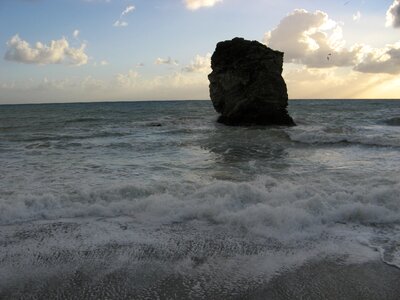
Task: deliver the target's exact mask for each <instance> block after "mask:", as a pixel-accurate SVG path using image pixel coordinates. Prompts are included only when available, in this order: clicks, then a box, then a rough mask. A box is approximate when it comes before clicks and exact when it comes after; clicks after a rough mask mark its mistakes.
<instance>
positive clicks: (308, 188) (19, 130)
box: [0, 100, 400, 299]
mask: <svg viewBox="0 0 400 300" xmlns="http://www.w3.org/2000/svg"><path fill="white" fill-rule="evenodd" d="M290 113H291V115H292V116H293V117H294V119H295V121H296V122H297V123H298V126H296V127H292V128H284V127H269V128H263V127H252V128H250V127H226V126H223V125H220V124H217V123H216V122H215V120H216V118H217V116H216V115H215V113H214V111H213V108H212V107H211V104H210V102H208V101H185V102H134V103H95V104H58V105H20V106H1V107H0V226H1V231H0V244H1V247H0V295H3V296H7V297H15V298H21V297H22V298H29V297H33V298H35V297H39V296H38V295H43V293H45V292H46V291H49V293H50V291H51V295H58V293H61V294H60V295H61V296H60V295H59V296H60V297H62V293H64V295H67V294H68V293H69V292H73V291H79V293H83V292H87V293H89V294H87V295H88V296H87V297H89V298H90V295H97V297H107V296H106V295H109V297H117V296H116V295H118V294H120V295H121V294H123V293H125V294H126V295H135V296H136V298H146V297H151V298H155V297H160V298H163V297H164V298H167V297H173V296H171V295H176V297H178V298H179V297H183V298H194V299H195V298H205V297H207V298H218V297H223V298H235V297H245V296H246V295H249V294H250V293H251V292H252V291H255V290H258V289H259V288H260V287H262V286H264V285H265V284H268V283H269V282H270V281H271V280H273V278H276V275H277V274H281V273H282V272H286V271H288V270H296V269H298V268H300V267H301V266H303V265H304V264H307V263H308V262H310V261H324V260H326V259H332V258H333V259H334V260H340V261H341V262H344V263H345V264H348V265H352V264H362V263H365V262H369V261H377V260H379V261H382V262H385V263H386V264H388V265H392V266H394V267H400V244H399V240H400V236H399V235H400V234H399V229H400V201H399V200H400V199H399V195H400V176H399V175H398V170H399V169H400V126H398V124H397V122H396V120H397V119H398V118H399V116H400V102H397V101H346V100H343V101H291V103H290ZM393 120H395V121H393ZM104 282H118V284H111V285H110V284H109V285H107V288H105V290H101V288H100V286H102V284H103V283H104ZM113 287H114V288H115V289H116V290H113ZM99 289H100V290H99ZM35 291H36V292H35ZM107 293H108V294H107ZM163 293H165V294H164V296H163ZM29 295H30V296H29ZM68 295H71V294H68ZM93 297H94V296H93ZM39 298H40V297H39Z"/></svg>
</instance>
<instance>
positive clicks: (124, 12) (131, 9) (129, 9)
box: [121, 5, 135, 17]
mask: <svg viewBox="0 0 400 300" xmlns="http://www.w3.org/2000/svg"><path fill="white" fill-rule="evenodd" d="M134 10H135V7H134V6H133V5H130V6H128V7H127V8H125V10H124V11H123V12H122V13H121V17H123V16H125V15H127V14H129V13H130V12H132V11H134Z"/></svg>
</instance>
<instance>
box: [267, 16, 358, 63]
mask: <svg viewBox="0 0 400 300" xmlns="http://www.w3.org/2000/svg"><path fill="white" fill-rule="evenodd" d="M282 37H284V38H282ZM264 42H265V43H266V44H267V45H268V46H269V47H271V48H274V49H276V50H280V51H284V52H285V61H286V62H293V63H299V64H304V65H307V66H309V67H317V68H330V67H334V66H352V65H354V64H355V63H356V60H357V54H358V51H359V46H357V45H356V46H354V47H352V48H350V49H346V48H344V45H345V41H344V40H343V35H342V27H341V26H340V25H338V24H337V23H336V22H334V21H333V20H330V19H329V17H328V15H327V14H326V13H325V12H322V11H316V12H314V13H311V12H308V11H306V10H303V9H297V10H295V11H294V12H293V13H291V14H289V15H288V16H286V17H285V18H283V19H282V20H281V22H280V23H279V25H278V26H277V27H276V28H275V29H273V30H272V31H268V32H267V33H266V34H265V36H264Z"/></svg>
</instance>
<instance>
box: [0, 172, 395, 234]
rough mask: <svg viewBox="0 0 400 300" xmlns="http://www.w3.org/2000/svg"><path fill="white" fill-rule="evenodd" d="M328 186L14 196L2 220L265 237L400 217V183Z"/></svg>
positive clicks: (1, 206)
mask: <svg viewBox="0 0 400 300" xmlns="http://www.w3.org/2000/svg"><path fill="white" fill-rule="evenodd" d="M328 181H329V180H327V182H325V184H327V185H330V187H329V189H328V190H327V188H324V186H323V185H324V182H323V181H321V182H320V183H315V184H314V185H310V183H309V184H305V183H301V182H299V183H296V182H291V181H284V182H279V181H278V180H276V179H273V178H270V177H260V178H259V179H258V180H257V181H254V182H248V183H234V182H225V181H215V182H213V183H212V184H210V185H207V186H196V185H193V184H178V183H164V184H159V185H156V186H145V185H142V184H138V185H126V186H111V187H105V188H99V189H94V190H91V189H80V190H74V191H72V192H69V193H64V194H61V195H60V194H59V193H54V194H53V193H46V194H40V193H38V192H37V193H32V194H19V195H17V194H15V195H13V196H12V197H10V198H9V199H8V200H2V201H1V203H0V222H1V224H9V223H14V222H25V221H28V220H41V219H45V220H46V219H58V218H76V217H117V216H129V217H133V218H134V219H135V220H136V221H137V222H139V223H144V224H148V223H149V224H160V223H162V224H171V223H176V222H191V221H201V222H206V223H210V224H219V225H221V226H227V228H232V229H238V230H245V231H247V232H250V233H253V234H256V235H262V236H274V237H281V236H282V235H284V236H296V235H299V236H303V235H304V234H306V233H307V232H308V231H305V230H304V229H305V228H308V229H312V231H314V230H323V229H324V228H326V226H328V225H329V224H331V225H332V224H360V225H365V226H370V225H371V224H373V225H374V224H393V223H397V222H400V203H399V202H398V194H399V193H400V184H399V183H397V184H393V183H387V184H386V185H379V186H376V185H371V186H370V184H369V183H364V184H358V185H357V184H356V185H348V186H346V187H343V186H342V185H340V184H337V186H335V187H332V182H328Z"/></svg>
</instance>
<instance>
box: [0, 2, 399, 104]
mask: <svg viewBox="0 0 400 300" xmlns="http://www.w3.org/2000/svg"><path fill="white" fill-rule="evenodd" d="M236 36H240V37H244V38H246V39H250V40H258V41H260V42H262V43H264V44H266V45H267V46H269V47H271V48H273V49H275V50H280V51H283V52H284V53H285V64H284V73H283V76H284V78H285V80H286V83H287V86H288V93H289V98H290V99H335V98H346V99H347V98H348V99H353V98H354V99H358V98H374V99H377V98H379V99H383V98H399V95H400V76H399V75H400V0H350V1H349V0H335V1H327V0H319V1H316V0H279V1H276V0H0V104H14V103H43V102H55V103H57V102H86V101H125V100H129V101H134V100H191V99H194V100H195V99H209V90H208V79H207V74H208V73H210V71H211V69H210V59H211V55H212V53H213V51H214V49H215V46H216V44H217V43H218V42H219V41H223V40H228V39H232V38H234V37H236Z"/></svg>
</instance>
